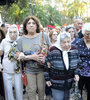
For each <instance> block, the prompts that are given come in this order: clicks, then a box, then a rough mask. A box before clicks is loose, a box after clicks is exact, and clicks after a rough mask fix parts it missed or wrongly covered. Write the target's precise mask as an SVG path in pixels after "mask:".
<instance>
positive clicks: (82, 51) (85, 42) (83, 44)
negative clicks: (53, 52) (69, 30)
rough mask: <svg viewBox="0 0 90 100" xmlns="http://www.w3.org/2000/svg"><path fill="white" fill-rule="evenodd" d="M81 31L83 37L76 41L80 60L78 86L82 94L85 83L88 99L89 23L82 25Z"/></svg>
mask: <svg viewBox="0 0 90 100" xmlns="http://www.w3.org/2000/svg"><path fill="white" fill-rule="evenodd" d="M82 33H83V35H84V37H83V38H82V39H80V40H79V41H78V42H77V43H76V45H77V48H78V53H79V56H80V58H81V60H82V65H81V67H82V69H81V71H80V81H79V88H80V90H81V94H82V90H83V86H84V85H85V87H86V89H87V100H90V23H85V24H84V25H83V27H82Z"/></svg>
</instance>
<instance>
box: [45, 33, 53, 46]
mask: <svg viewBox="0 0 90 100" xmlns="http://www.w3.org/2000/svg"><path fill="white" fill-rule="evenodd" d="M44 37H45V42H46V44H47V45H48V46H49V47H50V46H51V41H50V38H49V36H48V35H47V34H45V33H44Z"/></svg>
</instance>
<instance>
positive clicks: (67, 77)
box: [44, 45, 79, 90]
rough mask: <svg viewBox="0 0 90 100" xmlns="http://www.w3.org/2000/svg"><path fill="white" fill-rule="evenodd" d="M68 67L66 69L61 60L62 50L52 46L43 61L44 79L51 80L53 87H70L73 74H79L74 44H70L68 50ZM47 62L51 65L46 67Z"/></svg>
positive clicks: (77, 57)
mask: <svg viewBox="0 0 90 100" xmlns="http://www.w3.org/2000/svg"><path fill="white" fill-rule="evenodd" d="M68 58H69V69H68V70H67V69H66V67H65V64H64V61H63V57H62V51H61V50H59V49H58V48H56V47H55V46H52V47H51V48H50V52H49V53H48V55H47V57H46V61H45V68H44V75H45V80H46V81H51V83H52V88H54V89H61V90H65V89H70V88H71V85H72V82H73V78H74V75H75V74H79V71H78V69H77V67H78V64H79V56H78V51H77V49H76V47H75V46H73V45H72V46H71V50H70V51H69V52H68ZM47 62H50V64H51V67H50V68H48V65H47Z"/></svg>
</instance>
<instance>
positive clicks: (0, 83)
mask: <svg viewBox="0 0 90 100" xmlns="http://www.w3.org/2000/svg"><path fill="white" fill-rule="evenodd" d="M0 95H1V96H3V97H4V98H5V94H4V84H3V76H2V72H0Z"/></svg>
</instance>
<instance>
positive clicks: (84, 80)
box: [79, 76, 90, 100]
mask: <svg viewBox="0 0 90 100" xmlns="http://www.w3.org/2000/svg"><path fill="white" fill-rule="evenodd" d="M84 86H85V88H86V90H87V100H90V77H84V76H80V80H79V89H80V90H81V95H82V90H83V87H84Z"/></svg>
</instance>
